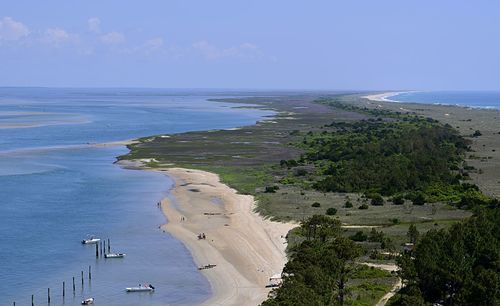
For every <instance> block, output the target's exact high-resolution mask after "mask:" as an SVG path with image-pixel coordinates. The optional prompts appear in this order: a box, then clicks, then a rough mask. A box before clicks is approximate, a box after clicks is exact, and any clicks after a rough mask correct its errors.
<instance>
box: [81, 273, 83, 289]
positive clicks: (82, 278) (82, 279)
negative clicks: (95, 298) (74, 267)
mask: <svg viewBox="0 0 500 306" xmlns="http://www.w3.org/2000/svg"><path fill="white" fill-rule="evenodd" d="M81 274H82V288H83V271H82V273H81Z"/></svg>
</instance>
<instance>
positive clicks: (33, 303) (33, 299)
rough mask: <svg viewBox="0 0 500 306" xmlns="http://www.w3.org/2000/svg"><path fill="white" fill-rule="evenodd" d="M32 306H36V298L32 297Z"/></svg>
mask: <svg viewBox="0 0 500 306" xmlns="http://www.w3.org/2000/svg"><path fill="white" fill-rule="evenodd" d="M31 306H35V296H34V295H33V294H32V295H31Z"/></svg>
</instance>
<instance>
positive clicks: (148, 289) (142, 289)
mask: <svg viewBox="0 0 500 306" xmlns="http://www.w3.org/2000/svg"><path fill="white" fill-rule="evenodd" d="M125 291H127V292H153V291H155V287H153V286H152V285H139V286H138V287H130V288H125Z"/></svg>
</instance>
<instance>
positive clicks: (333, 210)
mask: <svg viewBox="0 0 500 306" xmlns="http://www.w3.org/2000/svg"><path fill="white" fill-rule="evenodd" d="M326 214H327V215H328V216H334V215H336V214H337V209H336V208H334V207H330V208H328V209H327V210H326Z"/></svg>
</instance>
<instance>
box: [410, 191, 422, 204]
mask: <svg viewBox="0 0 500 306" xmlns="http://www.w3.org/2000/svg"><path fill="white" fill-rule="evenodd" d="M412 203H413V205H424V204H425V197H424V195H423V194H422V193H421V192H419V193H417V195H415V197H414V198H413V199H412Z"/></svg>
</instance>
